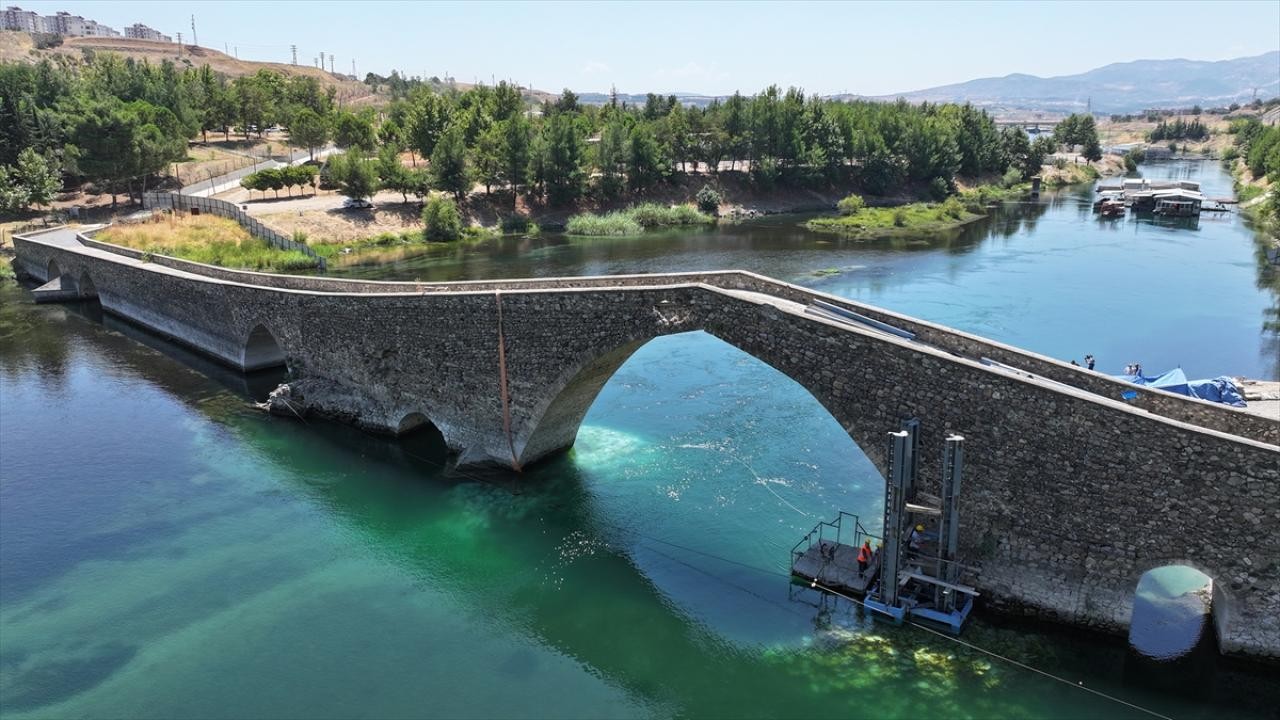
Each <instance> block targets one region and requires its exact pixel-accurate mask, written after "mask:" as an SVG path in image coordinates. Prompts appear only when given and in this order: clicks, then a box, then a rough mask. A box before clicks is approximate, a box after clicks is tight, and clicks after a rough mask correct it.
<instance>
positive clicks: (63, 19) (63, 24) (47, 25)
mask: <svg viewBox="0 0 1280 720" xmlns="http://www.w3.org/2000/svg"><path fill="white" fill-rule="evenodd" d="M44 31H45V32H49V33H57V34H58V35H68V36H71V37H85V36H90V37H120V33H119V32H117V31H115V30H114V29H112V28H111V27H108V26H106V25H100V24H98V23H97V22H94V21H93V20H86V19H84V18H83V17H80V16H79V15H72V14H71V13H69V12H59V13H58V14H57V15H46V16H45V18H44Z"/></svg>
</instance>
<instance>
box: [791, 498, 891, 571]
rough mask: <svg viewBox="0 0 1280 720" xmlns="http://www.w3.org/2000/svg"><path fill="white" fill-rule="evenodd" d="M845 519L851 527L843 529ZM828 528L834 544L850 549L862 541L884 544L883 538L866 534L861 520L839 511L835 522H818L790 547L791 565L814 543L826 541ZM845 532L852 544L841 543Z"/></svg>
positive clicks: (851, 514) (859, 544)
mask: <svg viewBox="0 0 1280 720" xmlns="http://www.w3.org/2000/svg"><path fill="white" fill-rule="evenodd" d="M846 517H848V518H852V519H853V527H851V528H847V529H846V528H845V523H844V519H845V518H846ZM828 528H830V532H832V533H833V534H834V537H832V538H830V539H832V540H834V541H835V542H836V543H841V544H846V545H850V546H852V547H859V546H861V545H862V541H863V540H864V539H868V540H874V541H876V542H884V538H883V537H881V536H880V535H873V534H871V533H869V532H867V529H866V528H865V527H863V525H862V520H861V519H859V518H858V516H857V515H854V514H853V513H850V512H845V511H844V510H841V511H840V513H839V514H838V515H836V519H835V520H832V521H830V522H828V521H826V520H823V521H821V522H819V523H818V524H817V525H814V526H813V529H812V530H810V531H809V533H808V534H807V535H805V536H804V537H803V538H801V539H800V542H798V543H796V544H795V545H794V546H792V548H791V562H792V564H793V565H794V564H795V562H796V561H797V560H799V559H800V558H801V557H803V556H804V554H805V553H806V552H808V551H809V549H810V548H812V547H813V546H814V544H815V543H821V542H822V541H823V540H827V539H828V538H827V536H826V532H828V531H827V529H828ZM845 532H848V533H850V534H851V537H850V538H849V539H850V540H852V541H853V542H851V543H843V540H844V533H845Z"/></svg>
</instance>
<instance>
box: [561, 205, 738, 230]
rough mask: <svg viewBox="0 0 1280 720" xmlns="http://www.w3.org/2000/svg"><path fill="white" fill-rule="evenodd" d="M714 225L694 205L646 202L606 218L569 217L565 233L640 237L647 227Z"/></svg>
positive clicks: (595, 216) (713, 219)
mask: <svg viewBox="0 0 1280 720" xmlns="http://www.w3.org/2000/svg"><path fill="white" fill-rule="evenodd" d="M713 222H715V218H713V217H711V216H710V215H707V214H706V213H702V212H698V210H697V209H696V208H694V207H693V206H692V205H676V206H674V207H665V206H663V205H658V204H657V203H644V204H641V205H636V206H635V207H632V208H628V209H626V210H616V211H614V212H611V213H608V214H606V215H593V214H591V213H582V214H580V215H574V216H573V217H571V218H569V222H568V223H567V224H566V227H565V231H566V232H568V233H569V234H570V235H596V236H605V235H639V234H640V233H641V232H643V231H644V230H645V229H646V228H655V227H669V226H673V225H703V224H707V223H713Z"/></svg>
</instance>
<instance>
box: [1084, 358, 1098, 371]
mask: <svg viewBox="0 0 1280 720" xmlns="http://www.w3.org/2000/svg"><path fill="white" fill-rule="evenodd" d="M1095 362H1097V361H1096V360H1094V359H1093V356H1092V355H1085V356H1084V366H1085V367H1087V368H1089V369H1090V370H1092V369H1093V365H1094V363H1095Z"/></svg>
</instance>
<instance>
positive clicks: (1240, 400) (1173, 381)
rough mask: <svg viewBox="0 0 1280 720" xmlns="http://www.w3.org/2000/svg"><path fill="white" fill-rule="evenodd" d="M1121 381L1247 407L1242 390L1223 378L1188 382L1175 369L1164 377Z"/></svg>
mask: <svg viewBox="0 0 1280 720" xmlns="http://www.w3.org/2000/svg"><path fill="white" fill-rule="evenodd" d="M1117 377H1118V378H1119V379H1120V380H1127V381H1129V382H1131V383H1133V384H1135V385H1143V386H1146V387H1152V388H1158V389H1160V390H1167V391H1169V392H1172V393H1178V394H1179V395H1186V396H1188V397H1193V398H1199V399H1201V400H1208V401H1209V402H1219V403H1224V404H1226V405H1234V406H1235V407H1245V402H1244V397H1243V396H1241V394H1240V388H1237V387H1236V384H1235V383H1234V382H1232V381H1231V378H1229V377H1226V376H1222V377H1216V378H1212V379H1210V380H1188V379H1187V374H1186V373H1184V372H1182V368H1174V369H1172V370H1170V371H1169V372H1167V373H1165V374H1163V375H1157V376H1155V377H1147V376H1145V375H1119V376H1117Z"/></svg>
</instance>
